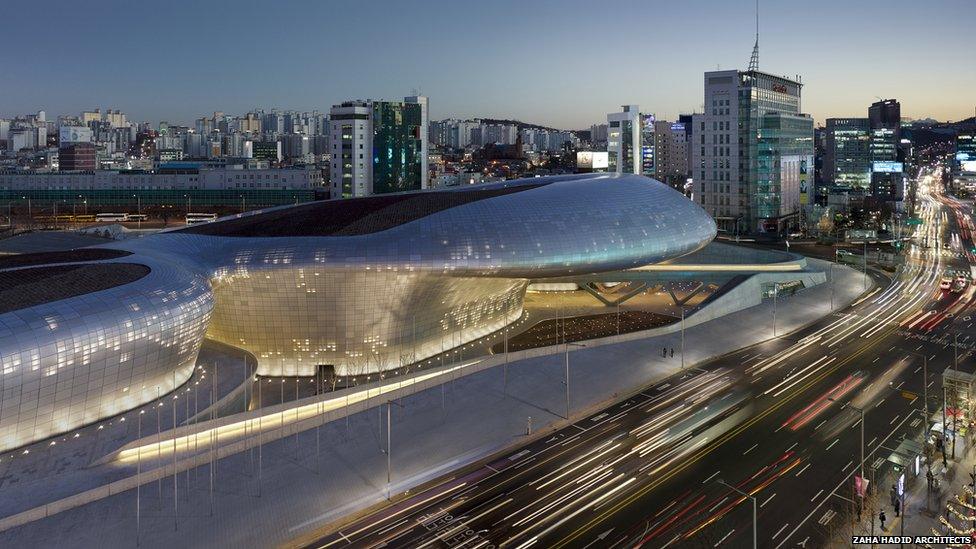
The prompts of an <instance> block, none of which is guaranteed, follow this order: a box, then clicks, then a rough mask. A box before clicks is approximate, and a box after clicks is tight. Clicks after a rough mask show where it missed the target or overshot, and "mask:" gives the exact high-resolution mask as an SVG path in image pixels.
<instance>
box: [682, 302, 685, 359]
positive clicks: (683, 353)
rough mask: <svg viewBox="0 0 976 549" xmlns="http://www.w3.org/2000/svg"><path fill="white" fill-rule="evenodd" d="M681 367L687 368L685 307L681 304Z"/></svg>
mask: <svg viewBox="0 0 976 549" xmlns="http://www.w3.org/2000/svg"><path fill="white" fill-rule="evenodd" d="M681 369H682V370H684V369H685V307H684V305H681Z"/></svg>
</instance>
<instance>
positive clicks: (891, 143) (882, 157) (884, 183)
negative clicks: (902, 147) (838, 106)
mask: <svg viewBox="0 0 976 549" xmlns="http://www.w3.org/2000/svg"><path fill="white" fill-rule="evenodd" d="M868 121H869V123H870V127H871V145H870V148H871V163H872V170H871V194H872V195H873V196H874V197H875V198H878V199H881V200H894V201H898V200H902V199H903V198H904V197H905V188H904V187H905V174H904V162H899V161H898V147H899V143H900V141H901V104H900V103H898V101H897V100H895V99H883V100H881V101H878V102H875V103H872V104H871V106H870V107H868Z"/></svg>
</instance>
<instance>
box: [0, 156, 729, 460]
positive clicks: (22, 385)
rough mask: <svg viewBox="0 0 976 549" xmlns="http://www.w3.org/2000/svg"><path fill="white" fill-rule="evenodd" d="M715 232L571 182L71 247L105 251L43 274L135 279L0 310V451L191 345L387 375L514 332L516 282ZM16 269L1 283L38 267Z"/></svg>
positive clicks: (74, 415)
mask: <svg viewBox="0 0 976 549" xmlns="http://www.w3.org/2000/svg"><path fill="white" fill-rule="evenodd" d="M714 236H715V223H714V222H713V221H712V219H711V218H710V217H709V216H708V215H707V214H706V213H705V212H704V210H702V209H701V208H700V207H698V206H697V205H695V204H694V203H692V202H691V201H689V200H687V199H686V198H685V197H684V196H682V195H681V194H680V193H678V192H677V191H674V190H672V189H671V188H669V187H667V186H666V185H663V184H661V183H659V182H657V181H653V180H651V179H647V178H645V177H641V176H636V175H614V174H588V175H577V176H560V177H545V178H535V179H524V180H515V181H507V182H504V183H497V184H490V185H481V186H472V187H461V188H456V189H449V190H434V191H424V192H415V193H403V194H392V195H379V196H372V197H367V198H358V199H347V200H341V201H335V200H333V201H325V202H313V203H308V204H302V205H297V206H287V207H282V208H273V209H268V210H263V211H257V212H251V213H248V214H242V215H238V216H233V217H229V218H224V219H221V220H219V221H217V222H214V223H209V224H206V225H197V226H191V227H187V228H181V229H177V230H171V231H164V232H161V233H158V234H155V235H152V236H149V237H146V238H141V239H138V240H132V241H124V242H120V243H113V244H112V245H110V246H104V247H101V248H99V249H95V250H92V249H86V250H88V251H89V252H98V253H102V254H110V255H112V256H113V257H109V258H96V259H90V258H88V259H84V258H82V259H79V258H78V257H68V258H61V259H58V260H57V262H58V263H61V264H64V263H63V262H64V261H69V262H70V263H68V265H74V266H85V267H86V268H92V267H93V266H102V267H106V266H114V267H112V268H114V269H121V268H122V267H121V266H124V265H127V266H129V267H126V269H129V271H131V270H132V269H134V268H135V266H141V268H142V269H144V270H145V271H146V272H144V273H142V276H141V277H139V278H135V275H136V274H138V273H127V276H128V277H129V278H125V277H121V276H120V277H115V279H117V280H116V281H117V282H119V283H118V284H116V285H112V284H110V283H111V282H112V280H115V279H113V277H107V278H106V277H103V278H102V279H101V284H102V285H103V286H106V285H110V286H111V287H106V288H101V287H99V288H97V289H96V290H95V291H91V292H85V291H84V288H80V289H79V290H78V292H76V293H78V294H79V295H70V296H54V297H53V298H52V297H51V296H47V297H46V298H45V297H44V296H41V297H39V298H38V299H37V300H35V301H33V302H30V301H28V302H25V303H26V305H27V306H24V307H18V306H16V305H15V306H14V310H9V311H8V310H6V309H4V308H2V307H0V365H2V371H0V384H2V385H0V387H2V395H3V396H2V398H3V401H2V402H0V449H6V448H11V447H15V446H19V445H22V444H25V443H28V442H31V441H33V440H37V439H40V438H44V437H46V436H49V435H52V434H55V433H59V432H64V431H66V430H70V429H72V428H74V427H77V426H80V425H83V424H85V423H90V422H92V421H95V420H97V419H99V418H101V417H106V416H110V415H113V414H115V413H119V412H121V411H124V410H126V409H129V408H132V407H135V406H137V405H139V404H141V403H144V402H148V401H150V400H152V399H154V398H156V395H157V391H160V392H163V393H165V392H167V391H169V390H172V389H173V388H174V387H175V386H178V385H179V384H181V383H183V382H184V381H185V380H186V379H187V378H188V377H189V375H190V374H191V373H192V367H193V362H194V359H195V357H196V353H197V351H198V350H199V347H200V344H201V342H202V339H203V337H204V336H206V337H210V338H213V339H215V340H218V341H221V342H224V343H228V344H230V345H234V346H237V347H240V348H243V349H246V350H247V351H249V352H251V353H252V354H253V355H255V356H256V357H258V361H259V364H258V373H260V374H263V375H312V374H314V372H315V370H316V368H318V367H319V366H321V365H328V366H331V367H332V368H334V370H335V372H336V373H337V374H338V375H358V374H361V373H367V372H378V371H382V370H389V369H394V368H397V367H399V366H400V365H403V364H409V363H412V362H415V361H419V360H422V359H424V358H427V357H429V356H432V355H435V354H438V353H440V352H442V351H443V350H447V349H450V348H452V347H456V346H458V345H461V344H463V343H465V342H467V341H471V340H474V339H477V338H479V337H481V336H484V335H486V334H488V333H491V332H493V331H496V330H498V329H500V328H502V327H504V326H505V325H507V324H509V323H511V322H514V321H515V320H517V319H518V318H519V317H520V316H521V315H522V300H523V296H524V293H525V288H526V286H527V285H528V283H529V281H530V280H531V279H533V278H541V277H554V276H568V275H574V274H580V273H594V272H601V271H614V270H621V269H629V268H633V267H639V266H643V265H647V264H650V263H656V262H660V261H664V260H667V259H671V258H675V257H678V256H681V255H684V254H688V253H691V252H694V251H696V250H698V249H700V248H701V247H703V246H704V245H705V244H707V243H708V242H710V241H711V240H712V238H713V237H714ZM84 251H85V250H77V251H75V252H68V253H69V254H71V253H78V252H84ZM36 255H44V254H36ZM26 257H27V256H25V258H26ZM26 260H29V261H30V262H32V264H31V265H30V266H28V267H24V266H19V267H12V268H7V269H5V270H4V266H3V264H2V263H0V277H3V276H5V275H9V274H10V273H14V272H15V271H16V270H18V269H25V268H26V269H38V268H48V269H50V268H52V267H50V266H48V267H38V265H46V264H47V263H46V260H45V259H44V258H35V259H33V260H31V259H30V258H27V259H25V261H26ZM65 276H67V275H65ZM130 279H131V280H130ZM2 298H3V296H2V295H0V303H2Z"/></svg>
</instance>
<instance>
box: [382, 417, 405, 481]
mask: <svg viewBox="0 0 976 549" xmlns="http://www.w3.org/2000/svg"><path fill="white" fill-rule="evenodd" d="M394 404H396V405H397V406H399V407H401V408H403V405H402V404H400V403H399V402H395V401H393V400H392V399H391V400H387V401H386V497H387V499H389V498H392V497H393V484H392V482H391V481H392V478H393V457H392V456H393V447H392V444H391V443H392V440H393V435H392V432H393V431H392V429H393V405H394Z"/></svg>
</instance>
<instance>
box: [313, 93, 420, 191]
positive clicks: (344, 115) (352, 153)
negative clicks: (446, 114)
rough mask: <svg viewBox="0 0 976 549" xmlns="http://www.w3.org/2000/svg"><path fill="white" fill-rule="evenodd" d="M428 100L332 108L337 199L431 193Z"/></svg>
mask: <svg viewBox="0 0 976 549" xmlns="http://www.w3.org/2000/svg"><path fill="white" fill-rule="evenodd" d="M426 107H427V99H426V98H425V97H422V96H421V97H408V98H406V99H405V100H404V101H373V100H368V101H347V102H345V103H342V104H340V105H335V106H333V107H332V110H331V111H330V116H329V120H330V122H329V125H330V132H331V139H332V150H331V153H332V165H331V167H330V172H329V173H330V178H329V179H330V184H331V186H332V189H331V191H332V196H333V197H336V198H338V197H344V198H345V197H358V196H367V195H371V194H381V193H389V192H399V191H407V190H417V189H425V188H427V170H426V168H427V158H426V155H425V152H426V151H427V144H426V141H427V120H426V116H427V108H426Z"/></svg>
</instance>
